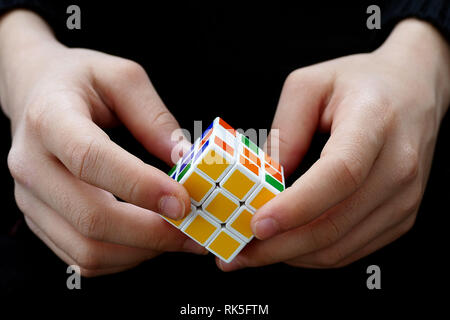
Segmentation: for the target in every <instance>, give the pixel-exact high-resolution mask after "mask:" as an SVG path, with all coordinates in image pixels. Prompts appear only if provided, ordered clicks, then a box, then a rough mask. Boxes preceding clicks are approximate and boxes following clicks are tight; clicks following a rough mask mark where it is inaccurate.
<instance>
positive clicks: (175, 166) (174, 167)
mask: <svg viewBox="0 0 450 320" xmlns="http://www.w3.org/2000/svg"><path fill="white" fill-rule="evenodd" d="M175 170H177V165H176V164H175V165H174V166H173V167H172V169H170V171H169V173H168V174H167V175H168V176H171V175H172V174H173V173H174V172H175Z"/></svg>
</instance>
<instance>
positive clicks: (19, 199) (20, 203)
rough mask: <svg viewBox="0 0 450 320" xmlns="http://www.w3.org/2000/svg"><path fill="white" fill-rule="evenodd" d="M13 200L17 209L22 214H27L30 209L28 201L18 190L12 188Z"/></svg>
mask: <svg viewBox="0 0 450 320" xmlns="http://www.w3.org/2000/svg"><path fill="white" fill-rule="evenodd" d="M14 199H15V200H16V204H17V207H18V208H19V209H20V211H22V213H24V214H27V212H28V210H29V208H30V199H29V198H28V197H27V196H26V194H25V193H24V192H22V191H21V190H20V189H19V188H17V187H15V188H14Z"/></svg>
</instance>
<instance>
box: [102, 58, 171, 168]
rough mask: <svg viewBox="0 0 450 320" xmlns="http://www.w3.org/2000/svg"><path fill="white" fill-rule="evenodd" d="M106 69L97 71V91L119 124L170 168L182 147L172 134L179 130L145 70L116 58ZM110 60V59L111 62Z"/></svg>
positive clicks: (135, 64)
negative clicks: (179, 148)
mask: <svg viewBox="0 0 450 320" xmlns="http://www.w3.org/2000/svg"><path fill="white" fill-rule="evenodd" d="M114 58H115V59H117V60H116V61H114V62H116V63H115V64H114V66H113V67H111V61H109V62H108V65H107V66H105V68H95V70H94V77H95V79H96V85H97V89H98V90H100V91H101V92H100V93H101V94H102V96H105V97H106V98H107V99H105V100H106V101H107V103H108V107H109V108H111V109H112V110H113V111H114V112H115V114H116V115H117V117H118V118H119V119H120V121H121V122H122V123H123V124H124V125H125V126H126V127H127V128H128V129H129V130H130V132H131V133H132V134H133V136H134V137H135V138H136V139H137V140H138V141H139V142H140V143H141V144H142V145H143V146H144V147H145V148H146V149H147V150H148V151H149V152H150V153H152V154H153V155H155V156H157V157H158V158H160V159H162V160H163V161H165V162H166V163H168V164H173V161H172V159H171V151H172V149H173V148H174V147H175V146H176V145H177V143H179V141H175V140H174V139H172V134H173V133H174V132H175V130H177V129H179V128H180V126H179V124H178V122H177V120H176V119H175V117H174V116H173V115H172V113H170V111H169V110H168V109H167V107H166V106H165V105H164V103H163V102H162V100H161V98H160V97H159V95H158V93H157V92H156V90H155V88H154V87H153V85H152V84H151V82H150V79H149V78H148V76H147V73H146V72H145V70H144V69H143V68H142V67H141V66H140V65H139V64H137V63H135V62H133V61H130V60H126V59H122V58H117V57H114ZM108 60H110V59H108Z"/></svg>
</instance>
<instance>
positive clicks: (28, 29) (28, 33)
mask: <svg viewBox="0 0 450 320" xmlns="http://www.w3.org/2000/svg"><path fill="white" fill-rule="evenodd" d="M49 45H50V46H51V45H55V46H57V45H59V46H60V44H59V43H58V42H57V41H56V39H55V37H54V35H53V32H52V30H51V29H50V27H49V26H48V25H47V23H46V22H45V21H44V20H43V19H42V18H41V17H40V16H38V15H37V14H35V13H33V12H31V11H27V10H22V9H17V10H13V11H11V12H9V13H7V14H5V15H3V16H2V17H1V18H0V104H1V107H2V110H3V112H4V113H5V114H6V115H7V116H8V117H9V118H12V117H14V116H15V114H16V113H17V112H16V111H17V110H12V109H11V107H10V106H11V104H10V103H8V102H9V101H8V99H10V97H9V94H7V93H8V92H12V91H13V90H11V89H12V88H11V86H17V85H20V84H21V83H23V82H25V81H27V74H28V75H29V74H31V73H32V72H33V68H34V67H38V64H39V52H41V51H40V50H39V49H40V48H41V47H44V46H45V47H48V46H49ZM16 105H17V104H16Z"/></svg>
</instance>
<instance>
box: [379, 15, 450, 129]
mask: <svg viewBox="0 0 450 320" xmlns="http://www.w3.org/2000/svg"><path fill="white" fill-rule="evenodd" d="M385 51H388V52H389V54H388V56H389V57H390V58H392V59H393V60H394V61H398V63H399V64H402V63H406V64H405V65H406V66H407V68H411V66H412V68H415V73H414V74H413V76H416V77H424V78H425V79H426V81H428V83H429V84H430V85H431V86H432V87H433V88H434V89H435V92H434V94H435V97H436V106H437V108H438V109H439V110H438V114H439V119H440V120H442V118H443V117H444V115H445V113H446V111H447V109H448V107H449V103H450V48H449V45H448V43H447V41H446V40H445V39H444V38H443V37H442V35H441V34H440V33H439V31H438V30H436V29H435V28H434V27H433V26H432V25H430V24H429V23H427V22H424V21H420V20H417V19H406V20H403V21H402V22H400V23H399V24H398V25H397V26H396V27H395V28H394V30H393V31H392V33H391V35H390V36H389V37H388V39H387V40H386V41H385V43H384V44H383V45H382V46H381V47H380V48H379V49H377V50H376V51H375V52H376V53H384V52H385Z"/></svg>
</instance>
